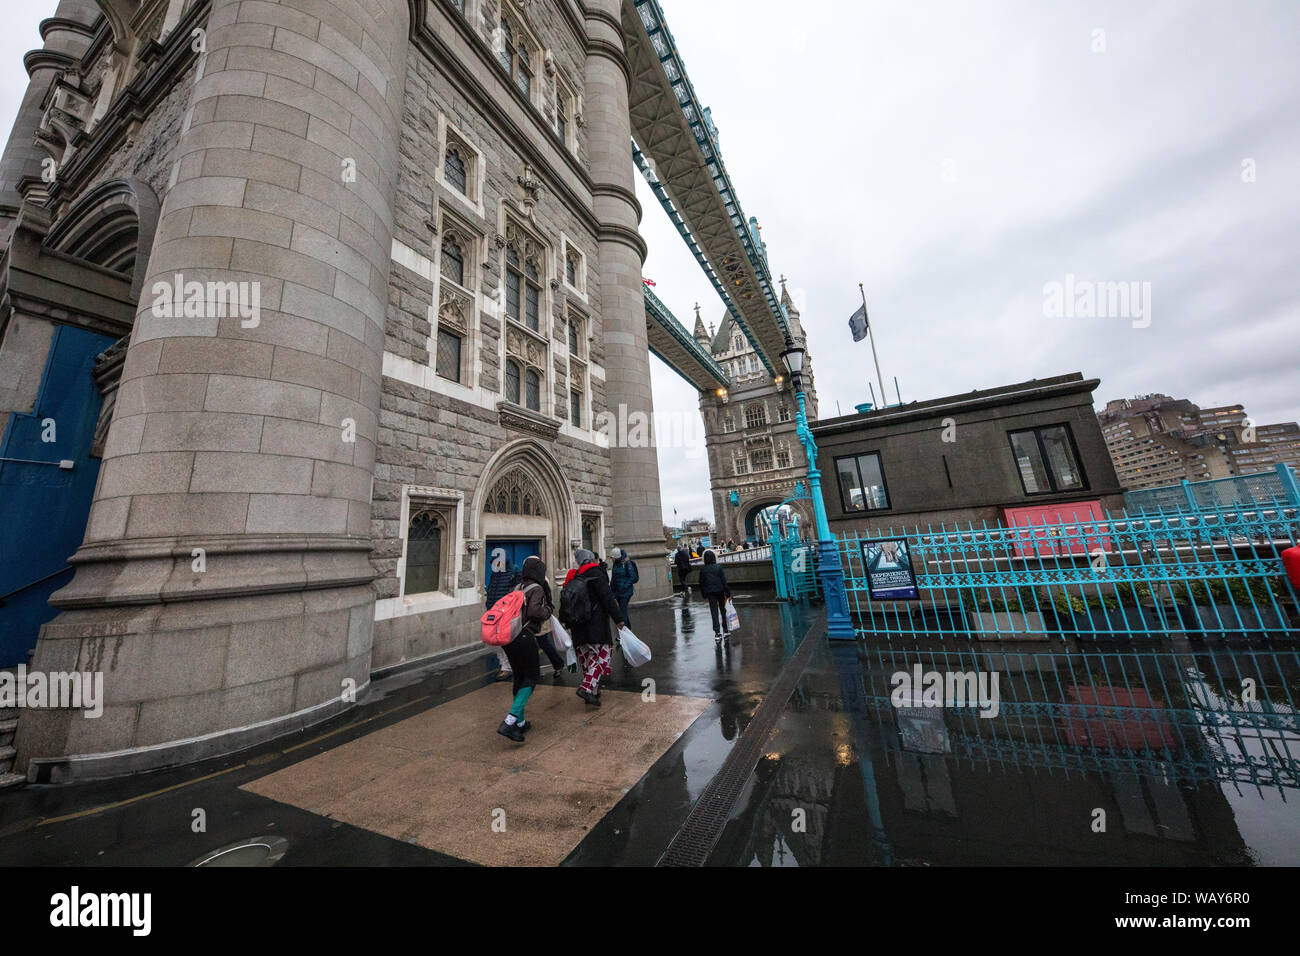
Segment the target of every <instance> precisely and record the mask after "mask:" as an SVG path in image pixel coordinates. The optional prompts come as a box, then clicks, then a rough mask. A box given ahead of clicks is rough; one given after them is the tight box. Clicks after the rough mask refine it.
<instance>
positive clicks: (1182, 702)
mask: <svg viewBox="0 0 1300 956" xmlns="http://www.w3.org/2000/svg"><path fill="white" fill-rule="evenodd" d="M857 656H858V657H859V659H860V661H861V664H862V674H863V684H862V687H861V690H862V694H863V696H864V698H865V699H864V701H863V703H864V704H865V709H866V710H867V711H868V712H869V713H872V714H874V715H875V719H876V721H877V722H878V723H880V724H881V725H882V727H884V728H886V729H888V730H891V731H893V732H892V733H886V734H884V735H882V738H881V739H883V740H885V741H887V742H891V743H894V744H895V745H896V746H897V747H898V750H899V751H900V752H904V751H910V752H912V753H913V754H915V753H931V754H947V755H951V756H952V757H955V758H958V759H964V760H966V761H969V762H970V763H972V764H976V765H981V766H984V767H999V768H1001V769H1015V770H1026V769H1033V770H1046V771H1048V772H1064V773H1066V774H1067V775H1068V774H1070V773H1098V772H1100V773H1103V774H1106V775H1107V776H1108V777H1110V778H1112V779H1113V777H1114V776H1115V775H1126V776H1128V777H1129V778H1130V779H1134V778H1147V779H1156V780H1172V781H1176V782H1179V783H1196V782H1200V781H1216V782H1219V783H1225V784H1230V785H1238V786H1240V785H1250V786H1254V787H1258V788H1277V789H1279V790H1289V791H1295V790H1296V789H1297V788H1300V706H1297V705H1298V703H1300V649H1298V648H1296V647H1295V646H1294V645H1293V646H1291V647H1287V648H1281V647H1268V648H1264V649H1259V648H1248V647H1239V648H1217V649H1209V648H1201V649H1196V650H1183V651H1170V650H1158V649H1155V648H1153V647H1151V646H1150V645H1147V646H1144V647H1140V648H1133V649H1128V650H1122V651H1121V650H1102V649H1100V648H1097V647H1095V646H1086V647H1084V648H1061V649H1059V650H1057V651H1055V652H1050V653H1047V652H1033V653H1029V652H1020V651H1014V650H1009V649H1008V648H1007V646H1006V645H1004V646H1002V647H1000V648H998V649H996V650H994V651H979V652H974V651H972V650H970V649H964V648H960V647H952V646H948V647H946V648H942V647H929V648H925V649H921V648H911V647H909V648H901V647H898V646H896V645H890V644H888V643H867V644H862V645H859V646H858V655H857ZM918 667H919V668H920V669H921V670H922V671H923V672H925V673H937V674H943V675H948V674H968V673H970V674H979V675H987V676H985V677H984V686H985V687H986V688H988V689H991V690H993V691H996V693H995V694H986V698H987V699H986V702H985V706H983V707H982V708H981V706H978V705H976V706H951V702H950V704H948V705H945V706H943V707H917V706H910V704H912V703H913V702H912V701H904V704H906V705H909V706H900V702H899V695H898V693H897V688H898V687H899V686H901V683H902V678H901V677H900V675H907V676H910V675H912V674H914V672H915V670H916V669H917V668H918ZM994 674H996V675H997V678H998V679H997V681H996V682H994V681H993V679H992V675H994ZM994 697H995V698H996V700H994V699H993V698H994Z"/></svg>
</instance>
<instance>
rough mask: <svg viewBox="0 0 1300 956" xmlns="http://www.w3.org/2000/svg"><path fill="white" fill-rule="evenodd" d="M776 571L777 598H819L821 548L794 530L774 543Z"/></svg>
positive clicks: (773, 557)
mask: <svg viewBox="0 0 1300 956" xmlns="http://www.w3.org/2000/svg"><path fill="white" fill-rule="evenodd" d="M771 549H772V570H773V575H774V579H775V582H776V596H777V598H778V599H779V600H783V601H799V600H802V599H804V598H808V597H812V596H813V595H815V594H816V593H817V592H818V590H819V588H818V585H817V549H816V548H815V547H813V546H812V545H810V544H808V543H807V542H806V541H804V540H803V539H801V538H800V537H799V534H798V532H797V531H796V530H795V529H793V528H791V529H789V530H788V531H787V532H786V534H785V536H784V537H774V538H773V539H772V541H771Z"/></svg>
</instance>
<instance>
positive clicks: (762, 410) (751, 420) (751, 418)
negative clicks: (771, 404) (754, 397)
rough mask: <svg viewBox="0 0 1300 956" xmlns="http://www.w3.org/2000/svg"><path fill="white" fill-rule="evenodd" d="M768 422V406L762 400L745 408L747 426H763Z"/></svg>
mask: <svg viewBox="0 0 1300 956" xmlns="http://www.w3.org/2000/svg"><path fill="white" fill-rule="evenodd" d="M766 424H767V406H766V405H764V404H763V403H762V402H755V403H754V404H752V405H749V406H747V407H746V408H745V427H746V428H761V427H762V426H764V425H766Z"/></svg>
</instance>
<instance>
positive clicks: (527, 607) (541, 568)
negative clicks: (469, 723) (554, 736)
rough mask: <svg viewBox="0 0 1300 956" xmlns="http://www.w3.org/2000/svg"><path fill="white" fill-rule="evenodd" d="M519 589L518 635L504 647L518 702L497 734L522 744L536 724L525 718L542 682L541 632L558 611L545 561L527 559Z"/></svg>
mask: <svg viewBox="0 0 1300 956" xmlns="http://www.w3.org/2000/svg"><path fill="white" fill-rule="evenodd" d="M519 587H520V589H521V590H522V591H523V592H524V603H523V607H522V608H521V609H520V611H519V614H520V619H521V627H520V630H519V636H518V637H516V638H515V639H514V640H513V641H511V642H510V643H509V644H506V645H505V646H504V647H503V648H502V650H504V651H505V654H506V658H507V659H508V660H509V661H510V670H511V672H512V673H513V675H514V684H513V689H514V695H515V699H514V703H513V704H512V706H511V707H510V713H508V714H506V719H505V720H503V721H502V722H501V726H500V727H498V728H497V733H499V734H500V735H501V736H502V737H505V738H507V739H509V740H513V741H514V742H515V743H519V744H521V743H523V742H524V734H526V733H527V732H528V731H530V730H532V729H533V725H532V724H530V723H529V722H528V721H527V720H525V719H524V706H525V705H526V704H527V703H528V698H529V697H531V696H532V695H533V688H534V687H536V686H537V684H538V682H539V681H540V680H541V679H542V665H541V662H540V661H539V660H538V659H537V653H538V646H537V634H538V630H539V629H540V628H541V626H542V624H543V622H545V621H549V620H550V619H551V615H552V614H554V613H555V608H553V607H552V606H551V601H550V589H549V588H548V587H547V586H546V562H544V561H543V560H542V559H541V558H539V557H537V555H533V556H532V557H529V558H525V559H524V567H523V572H522V576H521V581H520V585H519Z"/></svg>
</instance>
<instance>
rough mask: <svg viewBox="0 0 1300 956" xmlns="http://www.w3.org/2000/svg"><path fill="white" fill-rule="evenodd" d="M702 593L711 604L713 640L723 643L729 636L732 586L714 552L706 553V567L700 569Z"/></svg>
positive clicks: (710, 614)
mask: <svg viewBox="0 0 1300 956" xmlns="http://www.w3.org/2000/svg"><path fill="white" fill-rule="evenodd" d="M700 593H701V594H703V595H704V597H705V598H706V599H707V600H708V602H709V616H710V617H712V618H713V639H714V640H715V641H721V640H722V639H723V638H724V637H726V636H727V600H728V598H730V597H731V585H729V584H728V583H727V573H726V572H725V571H723V570H722V565H720V564H718V556H717V555H716V554H714V553H713V552H712V551H705V552H704V567H703V568H701V569H700ZM719 619H721V627H719Z"/></svg>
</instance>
